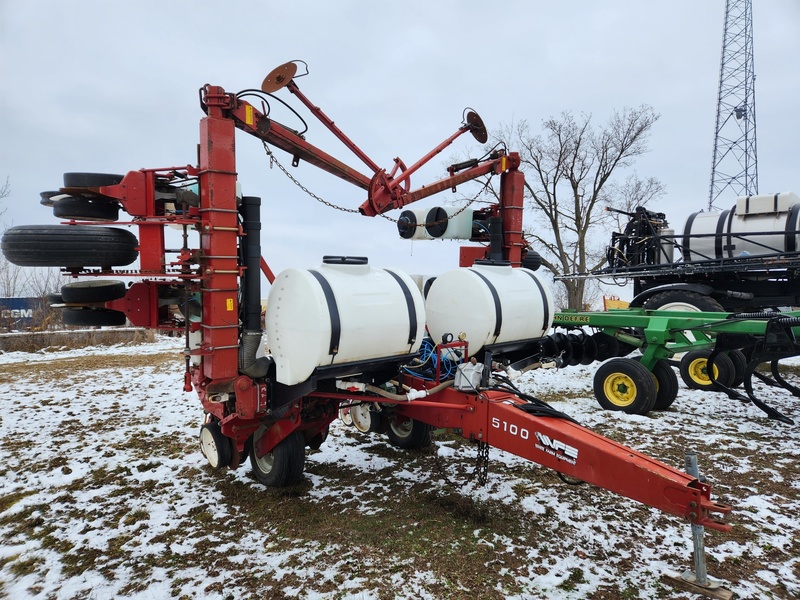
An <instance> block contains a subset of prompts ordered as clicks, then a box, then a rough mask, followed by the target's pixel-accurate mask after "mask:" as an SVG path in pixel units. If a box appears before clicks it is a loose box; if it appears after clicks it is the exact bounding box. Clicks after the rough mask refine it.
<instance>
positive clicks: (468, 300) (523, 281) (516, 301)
mask: <svg viewBox="0 0 800 600" xmlns="http://www.w3.org/2000/svg"><path fill="white" fill-rule="evenodd" d="M425 313H426V315H427V319H428V331H429V332H430V334H431V337H432V338H433V341H435V342H441V340H442V336H443V335H445V334H447V333H450V334H452V335H453V338H456V339H457V338H458V336H459V335H460V334H461V333H464V334H465V335H466V340H467V342H469V353H470V355H474V354H476V353H477V352H478V351H479V350H480V349H481V348H483V347H484V346H486V345H493V344H504V343H507V342H516V341H521V340H528V339H538V338H541V337H542V336H544V335H545V333H546V332H547V331H548V330H549V329H550V325H551V324H552V322H553V296H552V294H551V292H550V288H549V286H548V285H547V284H546V283H545V282H542V281H540V279H539V278H538V277H537V276H536V274H535V273H534V272H533V271H531V270H529V269H523V268H519V267H517V268H513V267H511V265H509V264H507V263H506V264H490V263H488V262H486V263H483V262H476V263H475V265H474V266H472V267H468V268H467V267H465V268H460V269H455V270H453V271H447V272H446V273H443V274H442V275H440V276H439V277H437V278H436V279H435V280H434V282H433V284H432V285H431V287H430V289H429V290H428V295H427V297H426V299H425Z"/></svg>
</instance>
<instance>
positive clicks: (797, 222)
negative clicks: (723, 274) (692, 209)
mask: <svg viewBox="0 0 800 600" xmlns="http://www.w3.org/2000/svg"><path fill="white" fill-rule="evenodd" d="M683 234H684V235H683V237H681V236H678V237H677V238H676V241H677V242H679V243H681V244H682V245H683V260H684V262H689V261H693V260H713V259H717V258H738V257H746V256H761V255H765V254H777V253H783V252H798V251H800V196H798V195H797V194H794V193H792V192H783V193H781V194H761V195H758V196H742V197H741V198H739V199H738V200H737V201H736V204H735V205H734V206H733V207H731V209H730V210H724V211H722V212H702V211H701V212H696V213H693V214H691V215H689V218H688V219H687V220H686V224H685V225H684V228H683ZM759 234H760V235H759ZM697 235H699V236H700V237H694V236H697ZM690 236H691V237H690Z"/></svg>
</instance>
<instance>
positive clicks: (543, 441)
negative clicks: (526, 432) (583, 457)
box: [535, 431, 578, 465]
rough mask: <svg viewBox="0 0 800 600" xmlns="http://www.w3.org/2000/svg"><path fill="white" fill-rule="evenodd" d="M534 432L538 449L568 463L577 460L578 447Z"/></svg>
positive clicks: (573, 462)
mask: <svg viewBox="0 0 800 600" xmlns="http://www.w3.org/2000/svg"><path fill="white" fill-rule="evenodd" d="M535 433H536V440H537V441H538V442H539V443H538V444H536V448H538V449H539V450H543V451H544V452H547V454H550V455H552V456H555V457H556V458H558V459H560V460H565V461H567V462H568V463H570V464H572V465H574V464H575V463H576V462H578V449H577V448H574V447H573V446H570V445H568V444H565V443H564V442H562V441H561V440H556V439H551V438H550V437H549V436H546V435H544V434H543V433H539V432H538V431H537V432H535Z"/></svg>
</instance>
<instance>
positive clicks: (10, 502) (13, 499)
mask: <svg viewBox="0 0 800 600" xmlns="http://www.w3.org/2000/svg"><path fill="white" fill-rule="evenodd" d="M33 494H34V492H32V491H19V492H12V493H10V494H3V495H0V513H2V512H5V511H7V510H8V509H9V508H11V507H12V506H14V505H15V504H16V503H17V502H19V501H20V500H22V499H24V498H27V497H28V496H31V495H33Z"/></svg>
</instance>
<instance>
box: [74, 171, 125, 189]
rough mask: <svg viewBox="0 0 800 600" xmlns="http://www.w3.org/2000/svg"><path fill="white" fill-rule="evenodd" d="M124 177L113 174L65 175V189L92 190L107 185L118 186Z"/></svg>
mask: <svg viewBox="0 0 800 600" xmlns="http://www.w3.org/2000/svg"><path fill="white" fill-rule="evenodd" d="M124 177H125V176H124V175H117V174H113V173H64V187H65V188H82V187H85V188H92V187H102V186H105V185H117V184H118V183H120V182H121V181H122V179H123V178H124Z"/></svg>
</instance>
